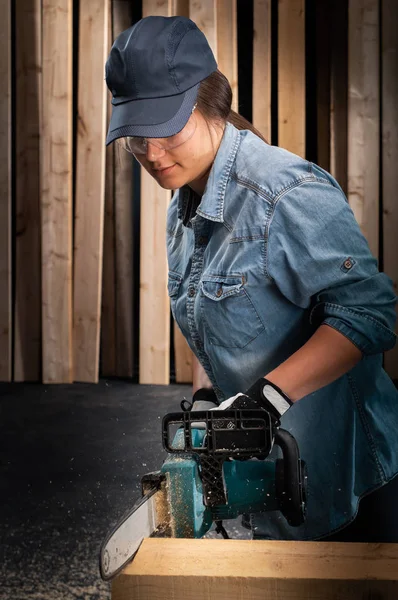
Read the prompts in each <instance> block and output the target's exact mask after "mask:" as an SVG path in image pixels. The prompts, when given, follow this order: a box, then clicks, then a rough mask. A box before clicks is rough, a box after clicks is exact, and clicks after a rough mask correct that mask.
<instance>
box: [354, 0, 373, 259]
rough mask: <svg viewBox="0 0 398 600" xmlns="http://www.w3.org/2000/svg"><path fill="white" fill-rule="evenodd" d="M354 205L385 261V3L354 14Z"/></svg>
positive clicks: (359, 4)
mask: <svg viewBox="0 0 398 600" xmlns="http://www.w3.org/2000/svg"><path fill="white" fill-rule="evenodd" d="M348 32H349V35H348V201H349V203H350V205H351V208H352V209H353V211H354V214H355V217H356V219H357V221H358V223H359V225H360V226H361V229H362V233H363V234H364V236H365V237H366V239H367V241H368V243H369V246H370V249H371V251H372V253H373V254H374V256H376V258H378V256H379V154H380V153H379V143H380V140H379V130H380V124H379V89H380V82H379V2H378V0H350V2H349V9H348Z"/></svg>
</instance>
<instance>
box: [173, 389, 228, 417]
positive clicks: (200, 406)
mask: <svg viewBox="0 0 398 600" xmlns="http://www.w3.org/2000/svg"><path fill="white" fill-rule="evenodd" d="M218 404H219V401H218V399H217V396H216V393H215V391H214V390H213V388H200V389H199V390H196V392H195V393H194V395H193V396H192V402H189V401H188V400H186V399H184V400H182V401H181V403H180V406H181V409H182V410H183V411H184V412H185V411H190V410H192V409H193V410H195V409H196V410H212V409H213V407H214V406H218Z"/></svg>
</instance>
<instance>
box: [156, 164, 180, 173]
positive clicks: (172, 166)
mask: <svg viewBox="0 0 398 600" xmlns="http://www.w3.org/2000/svg"><path fill="white" fill-rule="evenodd" d="M174 167H175V165H171V166H170V167H163V168H162V169H153V170H154V171H155V173H159V174H160V175H166V174H167V173H169V172H170V171H171V170H172V169H173V168H174Z"/></svg>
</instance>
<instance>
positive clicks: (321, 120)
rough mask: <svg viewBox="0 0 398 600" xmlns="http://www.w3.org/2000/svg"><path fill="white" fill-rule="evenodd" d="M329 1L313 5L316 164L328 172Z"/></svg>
mask: <svg viewBox="0 0 398 600" xmlns="http://www.w3.org/2000/svg"><path fill="white" fill-rule="evenodd" d="M330 15H331V7H330V0H326V1H324V2H316V3H315V39H316V98H317V103H316V108H317V115H316V120H317V163H318V164H319V165H320V166H321V167H323V168H324V169H326V170H327V171H329V170H330Z"/></svg>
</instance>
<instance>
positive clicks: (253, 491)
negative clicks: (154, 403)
mask: <svg viewBox="0 0 398 600" xmlns="http://www.w3.org/2000/svg"><path fill="white" fill-rule="evenodd" d="M205 435H206V430H205V429H195V428H192V430H191V440H192V445H193V446H195V447H200V446H202V445H203V442H204V439H205ZM172 445H173V447H174V448H175V449H178V448H183V447H184V431H183V430H182V429H179V430H178V431H177V432H176V434H175V437H174V440H173V444H172ZM275 468H276V463H275V461H271V460H268V461H267V460H257V459H252V460H233V459H232V460H225V461H224V463H223V478H224V485H225V489H226V491H227V503H226V504H221V505H216V506H211V507H210V506H206V505H205V503H204V490H203V483H202V478H201V474H200V460H199V457H198V455H196V454H192V455H191V456H189V455H180V454H171V455H170V456H169V457H168V458H167V459H166V460H165V462H164V463H163V466H162V468H161V473H162V475H164V476H165V478H166V485H167V493H168V498H169V506H170V507H171V508H170V510H171V511H172V513H171V515H170V516H171V530H172V535H173V537H190V538H201V537H203V536H204V535H205V533H206V532H207V531H209V529H210V528H211V526H212V524H213V522H214V521H218V520H226V519H236V518H237V517H238V516H239V515H242V514H250V513H258V512H266V511H269V510H278V509H279V502H278V500H277V497H276V496H277V495H276V489H275V481H276V477H275Z"/></svg>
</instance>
